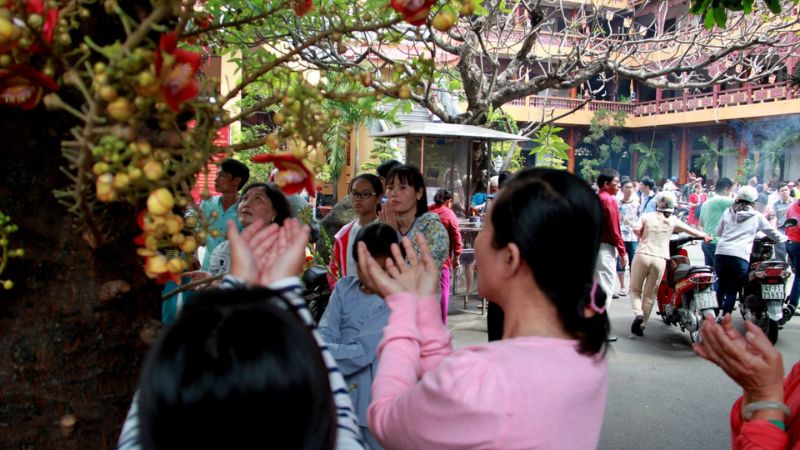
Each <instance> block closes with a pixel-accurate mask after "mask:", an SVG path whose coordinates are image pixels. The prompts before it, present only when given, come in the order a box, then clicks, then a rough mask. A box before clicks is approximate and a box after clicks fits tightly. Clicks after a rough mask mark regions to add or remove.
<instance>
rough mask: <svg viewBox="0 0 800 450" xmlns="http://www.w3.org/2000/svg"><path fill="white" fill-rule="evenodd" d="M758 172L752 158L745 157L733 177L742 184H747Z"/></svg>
mask: <svg viewBox="0 0 800 450" xmlns="http://www.w3.org/2000/svg"><path fill="white" fill-rule="evenodd" d="M755 174H756V165H755V163H754V162H753V160H752V159H745V160H744V163H742V164H739V166H738V167H736V169H735V170H734V171H733V179H734V180H735V181H736V182H737V183H739V184H741V185H745V184H747V181H748V180H749V179H750V178H751V177H752V176H753V175H755Z"/></svg>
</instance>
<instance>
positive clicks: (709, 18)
mask: <svg viewBox="0 0 800 450" xmlns="http://www.w3.org/2000/svg"><path fill="white" fill-rule="evenodd" d="M703 24H704V25H705V27H706V29H707V30H710V29H712V28H714V14H712V13H711V11H708V10H706V15H705V17H703Z"/></svg>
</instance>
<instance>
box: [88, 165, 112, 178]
mask: <svg viewBox="0 0 800 450" xmlns="http://www.w3.org/2000/svg"><path fill="white" fill-rule="evenodd" d="M108 170H109V168H108V164H106V163H104V162H102V161H100V162H96V163H94V165H93V166H92V172H93V173H94V174H95V175H97V176H98V177H99V176H100V175H103V174H105V173H107V172H108Z"/></svg>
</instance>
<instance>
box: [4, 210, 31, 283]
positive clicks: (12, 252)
mask: <svg viewBox="0 0 800 450" xmlns="http://www.w3.org/2000/svg"><path fill="white" fill-rule="evenodd" d="M16 231H17V226H16V225H14V224H13V223H11V218H10V217H8V216H7V215H5V214H3V213H2V212H0V275H3V271H4V270H5V268H6V266H7V265H8V260H9V259H11V258H20V257H22V256H25V250H23V249H21V248H17V249H10V248H8V247H9V241H8V239H9V236H10V235H11V233H14V232H16ZM0 286H3V289H6V290H8V289H12V288H13V287H14V282H13V281H11V280H3V279H0Z"/></svg>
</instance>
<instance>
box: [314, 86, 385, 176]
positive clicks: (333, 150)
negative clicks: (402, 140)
mask: <svg viewBox="0 0 800 450" xmlns="http://www.w3.org/2000/svg"><path fill="white" fill-rule="evenodd" d="M328 76H329V77H335V76H334V74H329V75H328ZM338 89H340V90H341V91H342V92H368V90H367V88H365V87H363V86H361V84H360V83H356V82H353V81H349V82H348V81H346V80H341V81H340V82H339V88H338ZM325 107H326V109H329V110H331V111H333V113H334V119H333V120H332V121H331V123H330V126H329V128H328V130H327V131H326V133H325V142H326V144H327V145H328V149H329V151H330V153H329V156H328V161H327V165H328V167H329V168H330V176H331V179H332V180H337V179H339V175H341V173H342V169H344V166H345V164H346V161H345V160H344V159H345V155H346V154H347V149H348V147H349V145H350V137H351V135H352V133H353V132H354V131H357V130H358V128H359V127H360V126H361V125H366V124H369V123H370V122H372V121H376V120H383V121H386V122H389V123H391V124H397V123H398V122H397V119H396V117H395V115H396V113H397V110H398V109H399V108H400V107H401V103H395V104H394V105H393V106H392V105H391V104H389V103H388V102H386V101H381V100H379V99H378V98H377V97H375V96H363V97H358V98H355V99H352V100H351V101H342V100H326V102H325Z"/></svg>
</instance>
